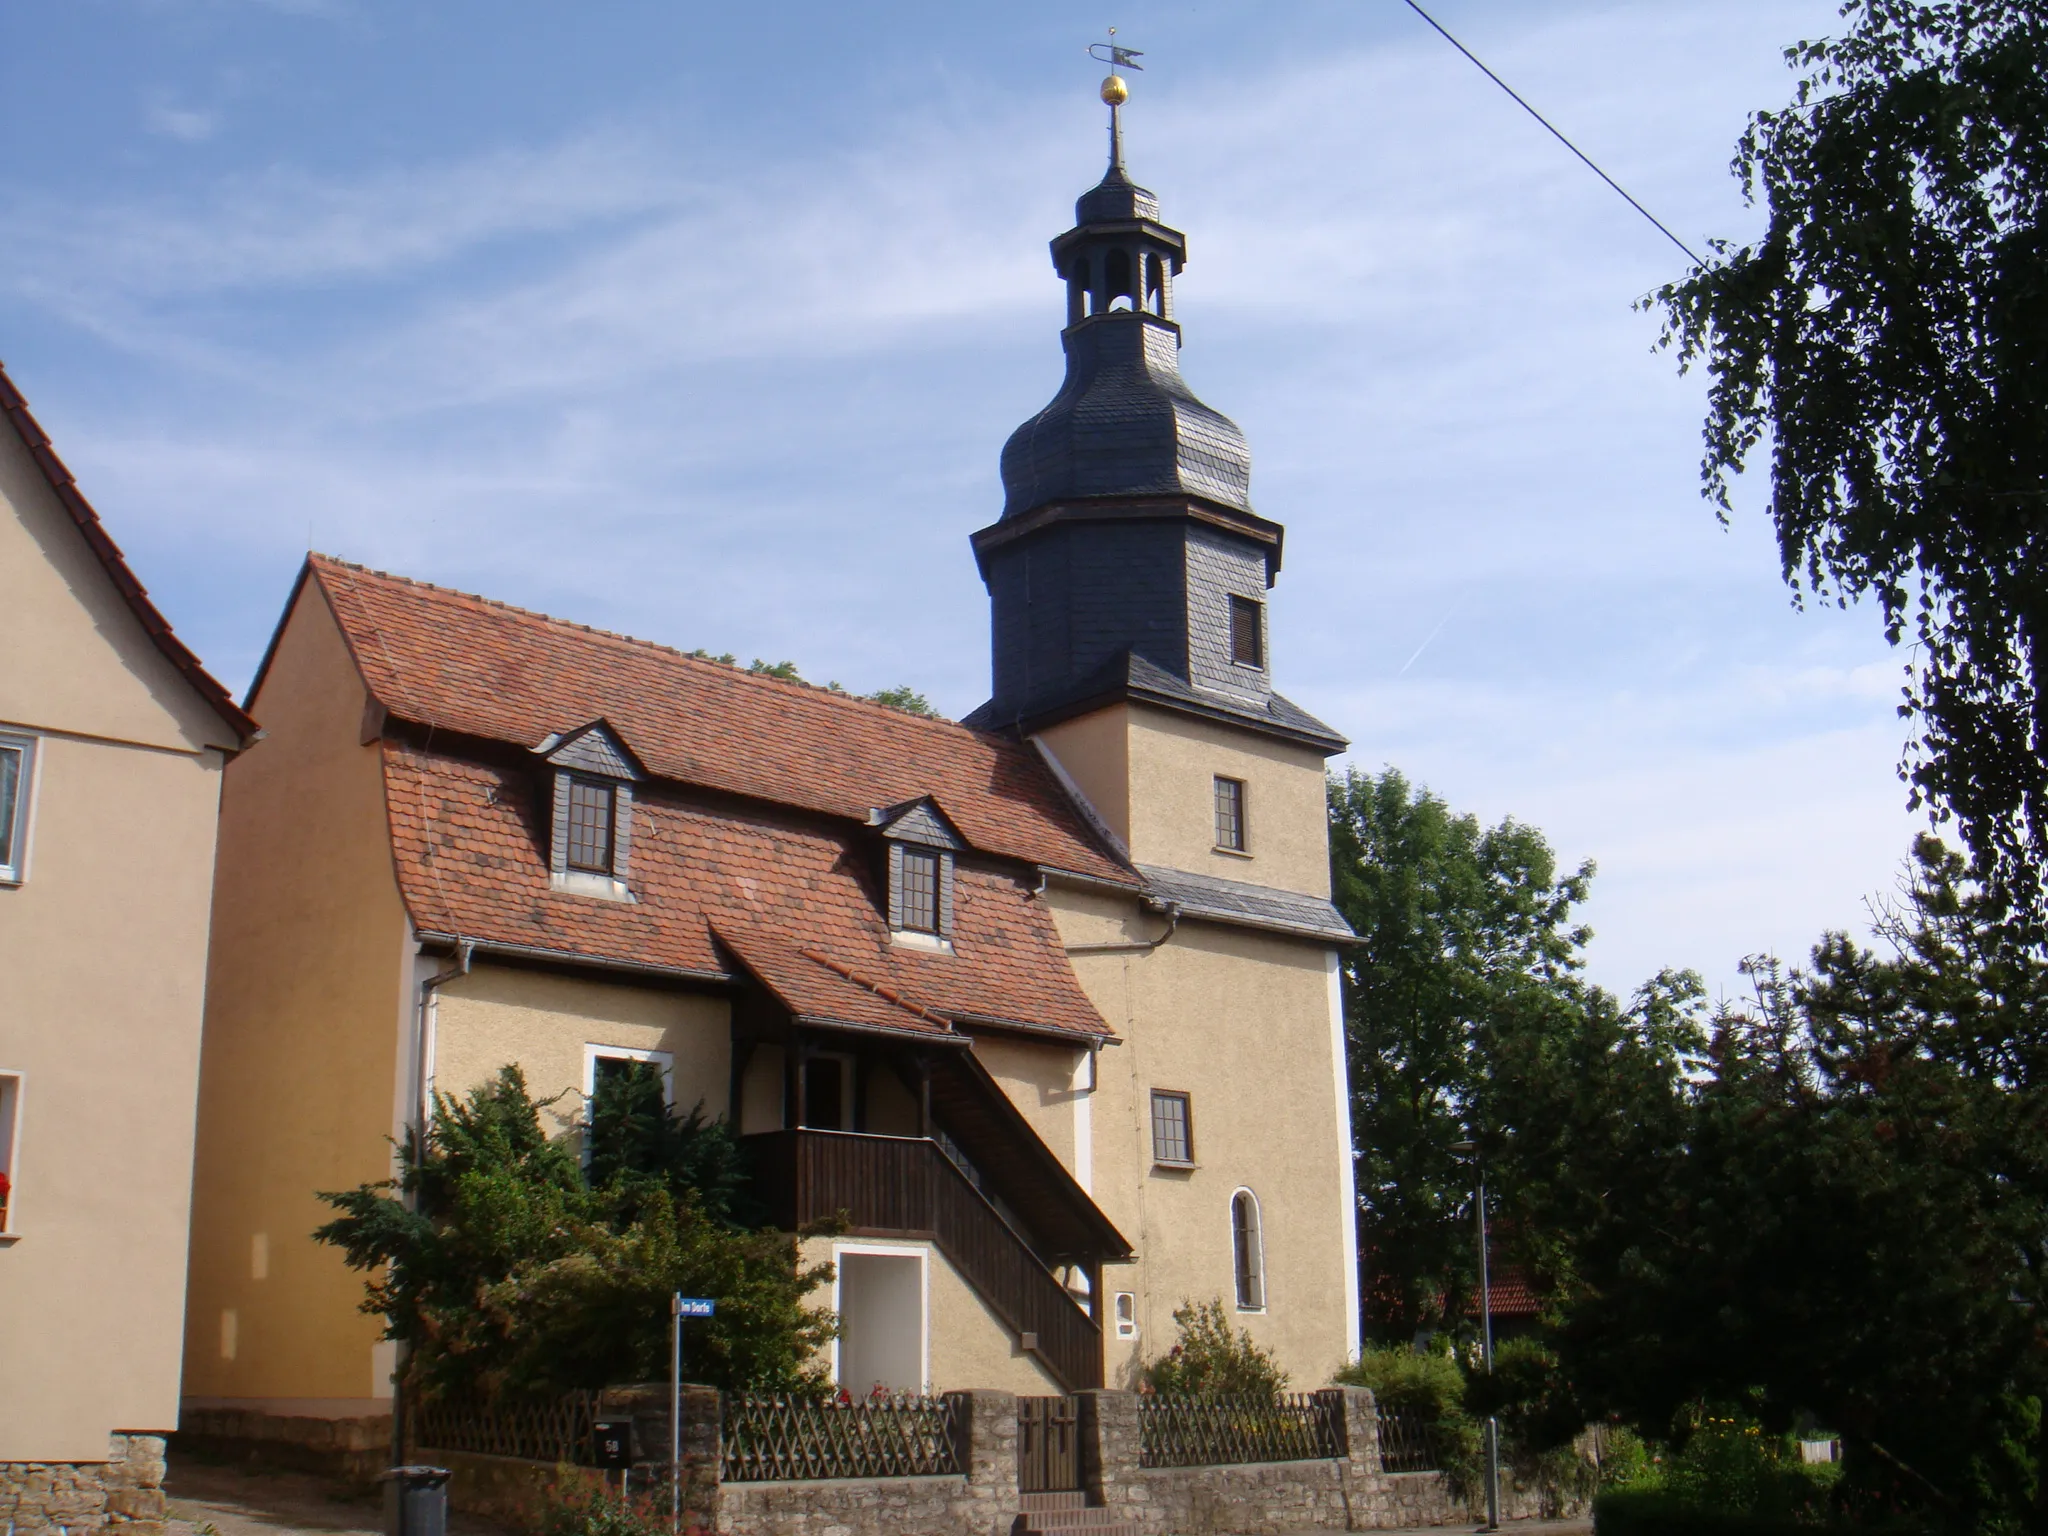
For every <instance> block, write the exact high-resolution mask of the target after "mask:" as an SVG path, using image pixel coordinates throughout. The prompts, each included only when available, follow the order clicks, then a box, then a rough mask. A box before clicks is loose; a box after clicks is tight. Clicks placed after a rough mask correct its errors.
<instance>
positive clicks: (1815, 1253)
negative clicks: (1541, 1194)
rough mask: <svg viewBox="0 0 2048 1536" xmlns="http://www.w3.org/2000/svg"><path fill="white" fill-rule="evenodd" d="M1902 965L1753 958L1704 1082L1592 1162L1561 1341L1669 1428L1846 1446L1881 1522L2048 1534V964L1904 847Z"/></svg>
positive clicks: (1618, 1400) (1933, 859)
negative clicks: (1726, 1417) (1731, 1409)
mask: <svg viewBox="0 0 2048 1536" xmlns="http://www.w3.org/2000/svg"><path fill="white" fill-rule="evenodd" d="M1916 860H1917V864H1916V871H1915V875H1914V879H1913V882H1912V884H1911V886H1910V888H1909V890H1908V892H1907V899H1906V903H1905V906H1904V907H1903V908H1902V909H1901V910H1899V911H1896V912H1894V913H1892V914H1891V915H1890V917H1889V918H1888V920H1887V922H1886V923H1885V934H1886V937H1887V938H1888V939H1889V940H1890V944H1891V949H1892V951H1893V952H1892V953H1891V954H1890V955H1889V956H1884V955H1880V954H1877V953H1875V952H1873V951H1871V950H1868V949H1865V948H1862V947H1860V946H1858V945H1856V944H1854V943H1852V942H1851V941H1849V940H1848V939H1847V938H1845V937H1843V936H1842V935H1839V934H1836V935H1830V936H1829V937H1827V938H1826V939H1825V940H1824V941H1823V942H1822V943H1821V945H1820V946H1819V947H1818V948H1817V949H1816V950H1815V951H1814V956H1813V968H1812V970H1811V971H1810V972H1801V971H1786V970H1784V969H1783V968H1781V967H1780V966H1778V965H1777V964H1776V963H1775V962H1772V961H1761V962H1756V963H1755V964H1753V966H1752V967H1751V969H1752V972H1753V974H1754V976H1755V978H1756V981H1757V1001H1756V1004H1755V1006H1754V1007H1751V1008H1745V1009H1740V1010H1726V1011H1724V1012H1723V1014H1722V1015H1721V1017H1720V1018H1719V1019H1718V1021H1717V1027H1716V1032H1715V1038H1714V1041H1713V1050H1712V1062H1713V1065H1712V1071H1711V1074H1710V1075H1709V1077H1708V1078H1707V1079H1706V1081H1704V1082H1703V1083H1702V1084H1700V1085H1699V1086H1698V1088H1697V1090H1696V1091H1693V1092H1690V1093H1689V1094H1688V1095H1687V1096H1686V1098H1685V1101H1684V1103H1683V1105H1682V1106H1681V1108H1682V1112H1681V1113H1680V1114H1679V1115H1678V1116H1677V1117H1675V1118H1667V1119H1666V1120H1664V1121H1663V1122H1662V1123H1661V1125H1660V1126H1659V1127H1658V1128H1656V1129H1655V1130H1654V1131H1653V1133H1652V1134H1651V1136H1650V1137H1648V1138H1647V1141H1646V1143H1645V1144H1644V1145H1642V1146H1640V1147H1639V1148H1638V1149H1637V1151H1636V1154H1635V1156H1636V1159H1637V1161H1636V1162H1635V1163H1634V1164H1633V1165H1631V1164H1629V1163H1628V1162H1626V1161H1624V1160H1620V1159H1613V1158H1602V1157H1600V1156H1597V1155H1596V1156H1592V1157H1588V1158H1585V1159H1582V1160H1580V1161H1579V1162H1578V1164H1577V1165H1576V1166H1575V1168H1574V1169H1573V1173H1572V1179H1573V1181H1575V1182H1576V1183H1578V1184H1579V1185H1580V1186H1581V1187H1582V1189H1584V1190H1586V1191H1593V1190H1597V1191H1598V1192H1599V1196H1600V1198H1599V1199H1598V1200H1597V1201H1592V1200H1587V1199H1584V1198H1583V1196H1582V1197H1581V1198H1580V1201H1579V1204H1578V1206H1577V1210H1578V1212H1579V1214H1578V1216H1577V1217H1576V1218H1575V1219H1576V1220H1577V1221H1578V1222H1579V1225H1578V1226H1577V1227H1576V1229H1575V1231H1574V1233H1573V1242H1572V1248H1573V1254H1572V1259H1573V1263H1572V1266H1571V1273H1570V1284H1569V1288H1568V1289H1567V1291H1566V1292H1565V1294H1564V1295H1563V1297H1562V1301H1561V1307H1560V1311H1561V1317H1562V1322H1563V1327H1562V1330H1561V1333H1560V1335H1559V1340H1558V1342H1559V1348H1560V1353H1561V1355H1562V1357H1563V1361H1564V1364H1565V1368H1566V1370H1567V1372H1568V1374H1569V1375H1570V1376H1571V1378H1572V1380H1573V1382H1574V1384H1575V1385H1576V1387H1577V1389H1578V1390H1579V1392H1580V1393H1581V1394H1582V1396H1583V1398H1584V1399H1585V1400H1587V1401H1588V1402H1590V1403H1592V1404H1594V1405H1596V1406H1598V1407H1600V1408H1603V1409H1609V1410H1613V1411H1616V1412H1619V1413H1622V1414H1623V1415H1625V1416H1626V1417H1628V1418H1629V1419H1630V1420H1632V1421H1633V1422H1634V1423H1636V1424H1637V1425H1639V1426H1640V1427H1643V1428H1644V1429H1646V1430H1647V1431H1649V1432H1650V1433H1653V1434H1657V1433H1662V1432H1664V1431H1666V1430H1668V1429H1669V1427H1670V1426H1672V1425H1673V1423H1674V1422H1675V1421H1678V1420H1680V1419H1681V1418H1682V1417H1684V1416H1685V1415H1686V1413H1687V1412H1688V1410H1689V1406H1690V1405H1692V1404H1695V1403H1697V1402H1700V1401H1703V1400H1704V1401H1718V1402H1722V1403H1728V1404H1733V1405H1737V1406H1738V1407H1740V1408H1741V1409H1742V1410H1743V1411H1745V1412H1747V1413H1751V1414H1754V1415H1755V1417H1756V1418H1757V1419H1758V1420H1760V1421H1761V1423H1762V1424H1763V1425H1764V1426H1765V1427H1766V1428H1769V1429H1771V1430H1774V1431H1778V1432H1782V1431H1785V1430H1788V1429H1790V1428H1791V1427H1792V1426H1793V1424H1794V1423H1795V1422H1796V1421H1797V1420H1798V1419H1799V1418H1800V1417H1802V1416H1804V1415H1812V1416H1814V1417H1817V1418H1818V1419H1819V1420H1820V1422H1822V1423H1823V1424H1825V1425H1827V1426H1828V1427H1830V1428H1832V1429H1834V1430H1836V1431H1837V1432H1839V1433H1840V1434H1841V1435H1842V1436H1843V1438H1844V1440H1845V1442H1846V1444H1847V1446H1848V1450H1849V1464H1848V1467H1847V1473H1848V1487H1849V1490H1850V1492H1851V1494H1852V1495H1853V1497H1854V1498H1855V1499H1857V1500H1860V1501H1861V1502H1862V1503H1863V1504H1864V1505H1865V1506H1866V1507H1869V1508H1873V1509H1874V1508H1892V1509H1907V1510H1916V1511H1919V1512H1921V1513H1923V1514H1925V1515H1929V1516H1932V1517H1934V1518H1936V1519H1937V1520H1939V1521H1940V1522H1941V1523H1942V1524H1944V1525H1946V1526H1949V1527H1952V1528H1955V1529H1959V1530H1965V1529H1967V1530H1975V1529H2009V1528H2013V1525H2012V1522H2017V1523H2018V1526H2017V1528H2020V1529H2027V1530H2036V1531H2038V1530H2043V1529H2048V1490H2044V1485H2043V1476H2042V1474H2043V1471H2044V1467H2048V1462H2044V1453H2048V1445H2044V1441H2043V1422H2042V1405H2043V1402H2044V1399H2048V1339H2044V1337H2043V1334H2042V1330H2041V1327H2040V1321H2039V1320H2040V1316H2041V1310H2040V1309H2041V1303H2042V1301H2043V1295H2042V1267H2043V1265H2044V1263H2048V1076H2044V1071H2048V966H2044V965H2043V964H2042V962H2041V961H2040V960H2039V959H2038V958H2025V957H2021V956H2019V955H2017V954H2016V953H2015V952H2014V950H2013V949H2012V947H2011V946H2010V945H2009V944H2008V943H2007V942H2006V940H2005V935H2004V934H2003V931H2002V927H2001V925H2002V922H2003V907H2002V904H2001V903H2000V901H1999V900H1998V898H1997V897H1995V896H1994V895H1992V894H1991V893H1989V892H1988V891H1987V890H1986V888H1985V884H1984V882H1983V881H1982V880H1980V879H1977V878H1974V876H1973V873H1972V871H1971V870H1970V869H1969V868H1968V866H1966V865H1965V863H1964V862H1963V861H1962V859H1961V858H1960V857H1958V856H1957V855H1955V854H1953V853H1952V852H1950V851H1949V850H1947V849H1945V848H1943V847H1942V846H1941V845H1940V844H1939V843H1937V842H1934V841H1933V840H1931V839H1927V840H1923V841H1922V842H1921V843H1920V845H1919V846H1918V848H1917V849H1916Z"/></svg>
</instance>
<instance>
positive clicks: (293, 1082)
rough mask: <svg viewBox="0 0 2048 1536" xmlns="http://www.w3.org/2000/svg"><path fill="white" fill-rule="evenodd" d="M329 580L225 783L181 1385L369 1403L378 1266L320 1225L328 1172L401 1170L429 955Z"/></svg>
mask: <svg viewBox="0 0 2048 1536" xmlns="http://www.w3.org/2000/svg"><path fill="white" fill-rule="evenodd" d="M365 699H366V694H365V690H364V688H363V684H362V681H361V679H360V678H359V676H358V675H357V673H356V669H355V665H354V662H353V661H352V660H351V658H350V656H349V654H348V650H347V647H346V645H345V643H344V642H343V640H342V637H341V632H340V630H339V629H338V628H337V627H336V625H335V622H334V618H333V615H332V614H331V612H330V611H329V610H328V607H327V604H326V600H325V599H324V598H323V597H322V596H321V594H320V589H319V586H318V584H317V583H316V582H308V583H306V584H305V586H304V587H303V588H302V589H301V591H300V596H299V599H298V601H297V603H296V604H295V606H294V607H293V609H292V611H291V613H290V614H289V615H288V616H287V619H286V621H285V625H284V629H283V632H282V634H281V635H280V637H279V640H278V644H277V649H276V653H275V655H274V656H273V658H272V660H271V664H270V669H269V672H268V673H267V674H266V676H265V679H264V682H263V688H262V692H261V694H260V696H259V697H258V698H257V699H256V700H255V701H254V707H255V709H256V710H258V711H260V714H259V715H258V718H259V719H261V720H262V721H263V723H264V728H265V731H266V736H265V738H264V739H263V740H262V741H260V742H258V743H257V744H256V745H255V746H253V747H251V748H250V749H249V750H248V751H246V752H245V753H243V754H242V755H241V756H240V757H238V758H237V759H236V760H235V762H234V763H233V764H232V765H231V766H230V768H229V770H228V774H227V784H226V789H225V792H224V794H223V797H222V805H221V832H220V867H219V873H218V876H217V878H216V881H215V887H214V942H213V953H212V961H211V967H210V975H209V979H208V997H207V1011H206V1043H205V1055H204V1060H203V1063H202V1070H201V1078H200V1115H199V1139H198V1166H197V1172H196V1178H195V1199H194V1208H193V1224H192V1264H191V1300H190V1305H189V1308H188V1311H187V1323H186V1358H185V1393H186V1396H187V1398H188V1399H194V1398H196V1399H199V1400H200V1401H202V1402H204V1403H207V1404H218V1403H221V1402H223V1401H225V1402H229V1403H248V1404H252V1405H253V1404H255V1403H259V1402H275V1401H277V1400H285V1401H288V1402H290V1403H292V1404H293V1405H294V1407H293V1411H297V1412H305V1413H314V1414H341V1413H357V1412H366V1411H370V1409H371V1408H372V1407H373V1406H375V1405H376V1403H377V1401H378V1400H379V1399H384V1398H388V1396H389V1393H390V1387H389V1383H388V1380H386V1379H384V1378H386V1377H388V1374H389V1369H390V1365H389V1351H388V1349H385V1348H380V1347H378V1346H377V1345H376V1335H377V1333H378V1331H379V1330H378V1325H377V1323H376V1321H375V1320H373V1319H371V1318H368V1317H365V1316H363V1315H362V1314H361V1313H359V1312H358V1311H357V1310H356V1307H357V1304H358V1303H359V1302H360V1301H361V1300H362V1295H363V1277H362V1276H361V1275H360V1274H357V1273H356V1272H354V1271H352V1270H349V1269H348V1268H346V1267H345V1266H344V1265H343V1263H342V1260H341V1255H340V1253H339V1252H338V1251H337V1250H335V1249H333V1248H328V1247H324V1246H321V1245H318V1244H316V1243H314V1242H313V1241H312V1239H311V1236H310V1234H311V1233H312V1231H313V1229H314V1228H315V1227H317V1226H319V1225H320V1224H321V1223H323V1222H325V1221H327V1220H329V1219H331V1218H332V1216H333V1215H334V1212H333V1211H332V1210H331V1209H330V1208H329V1207H327V1206H325V1205H323V1204H321V1203H320V1201H319V1200H318V1199H317V1198H316V1197H315V1191H316V1190H322V1189H330V1190H331V1189H347V1188H350V1187H352V1186H354V1185H357V1184H361V1183H365V1182H367V1181H370V1180H374V1179H382V1178H385V1177H388V1176H389V1174H390V1172H391V1149H390V1146H389V1144H388V1143H387V1141H386V1138H387V1137H389V1136H391V1135H392V1134H393V1133H394V1131H395V1130H396V1128H397V1124H398V1121H399V1118H400V1115H401V1114H402V1112H403V1109H404V1107H405V1106H406V1104H407V1103H408V1101H409V1098H410V1085H411V1076H412V1060H413V1040H412V1034H411V1029H412V1019H413V1013H414V1009H413V1004H412V1000H413V997H414V995H415V992H414V982H415V980H416V977H415V975H414V968H415V965H416V963H417V964H419V965H422V966H425V967H426V968H427V969H431V968H432V962H430V961H417V962H416V957H415V955H414V953H413V945H412V943H411V940H410V936H409V933H410V930H409V926H408V923H407V919H406V914H405V910H404V907H403V905H402V904H401V902H400V900H399V895H398V887H397V882H396V880H395V878H394V876H393V871H392V864H391V852H390V834H389V828H388V823H387V820H386V816H385V805H384V777H383V767H382V757H381V753H380V750H379V748H378V746H377V744H376V743H374V742H372V743H370V744H368V745H365V744H364V743H363V742H362V740H361V728H362V719H363V706H364V702H365Z"/></svg>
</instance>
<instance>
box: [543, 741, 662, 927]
mask: <svg viewBox="0 0 2048 1536" xmlns="http://www.w3.org/2000/svg"><path fill="white" fill-rule="evenodd" d="M534 750H535V752H536V753H537V755H538V756H539V757H540V760H541V763H542V767H543V773H544V775H545V784H544V794H543V797H542V802H541V803H542V804H543V805H544V806H546V807H548V810H549V823H548V827H547V845H548V873H549V884H550V885H552V886H553V887H554V888H555V889H556V890H558V891H564V892H567V893H568V894H570V895H573V896H599V897H604V898H606V899H608V900H612V901H631V900H632V899H633V892H632V889H631V887H629V886H628V885H627V884H626V879H627V874H628V865H629V862H630V857H631V854H632V848H633V786H634V784H635V783H637V782H638V781H639V780H641V779H644V778H646V777H647V771H646V770H645V769H644V768H642V767H641V766H640V761H639V759H638V758H636V757H635V756H634V755H633V753H632V751H631V750H630V749H629V748H628V747H627V746H626V744H625V742H624V741H622V740H621V739H620V738H619V735H618V733H617V732H616V731H614V730H613V729H612V728H611V727H610V726H609V725H607V724H606V723H605V722H604V721H602V720H593V721H591V723H590V724H588V725H586V726H582V727H580V728H579V729H577V730H574V731H569V732H566V733H562V734H557V735H554V736H550V737H549V738H548V739H547V740H546V741H544V742H542V743H541V744H540V745H539V746H538V747H537V748H535V749H534Z"/></svg>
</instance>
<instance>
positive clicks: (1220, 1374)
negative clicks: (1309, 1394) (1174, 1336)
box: [1145, 1298, 1287, 1398]
mask: <svg viewBox="0 0 2048 1536" xmlns="http://www.w3.org/2000/svg"><path fill="white" fill-rule="evenodd" d="M1173 1322H1174V1326H1175V1327H1176V1328H1178V1329H1179V1330H1180V1338H1179V1339H1178V1340H1177V1341H1176V1342H1175V1343H1174V1346H1173V1348H1172V1349H1170V1350H1168V1351H1167V1353H1166V1354H1165V1355H1164V1356H1163V1357H1161V1358H1160V1359H1158V1360H1155V1361H1153V1362H1152V1363H1151V1364H1150V1365H1149V1366H1147V1367H1146V1368H1145V1379H1146V1380H1147V1381H1148V1382H1150V1383H1151V1386H1152V1390H1153V1391H1155V1392H1174V1393H1179V1394H1181V1395H1184V1396H1188V1397H1268V1398H1270V1397H1277V1396H1279V1395H1280V1389H1281V1388H1283V1387H1285V1386H1286V1385H1287V1373H1286V1372H1285V1371H1283V1370H1281V1369H1280V1365H1279V1362H1277V1361H1276V1360H1274V1358H1273V1357H1272V1356H1271V1355H1269V1354H1267V1353H1266V1352H1265V1351H1264V1350H1263V1349H1261V1348H1259V1346H1258V1345H1257V1344H1254V1343H1253V1342H1252V1336H1251V1335H1250V1334H1249V1333H1247V1332H1245V1330H1244V1329H1242V1328H1240V1329H1238V1331H1237V1332H1236V1334H1235V1335H1233V1334H1232V1333H1231V1331H1230V1319H1229V1317H1228V1315H1227V1314H1226V1313H1225V1312H1224V1310H1223V1302H1222V1300H1221V1299H1220V1298H1218V1299H1216V1300H1212V1301H1204V1302H1199V1303H1198V1302H1192V1301H1184V1302H1182V1303H1181V1304H1180V1305H1179V1306H1178V1307H1176V1308H1175V1309H1174V1313H1173Z"/></svg>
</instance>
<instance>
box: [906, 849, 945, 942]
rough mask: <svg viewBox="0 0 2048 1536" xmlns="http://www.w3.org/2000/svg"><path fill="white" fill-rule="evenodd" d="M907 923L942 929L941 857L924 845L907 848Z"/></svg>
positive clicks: (921, 929)
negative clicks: (940, 919) (940, 917)
mask: <svg viewBox="0 0 2048 1536" xmlns="http://www.w3.org/2000/svg"><path fill="white" fill-rule="evenodd" d="M903 926H904V927H905V928H908V929H911V930H913V931H914V932H917V933H937V932H938V931H939V856H938V855H937V854H936V853H932V852H930V851H929V850H927V849H924V848H906V849H904V850H903Z"/></svg>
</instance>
